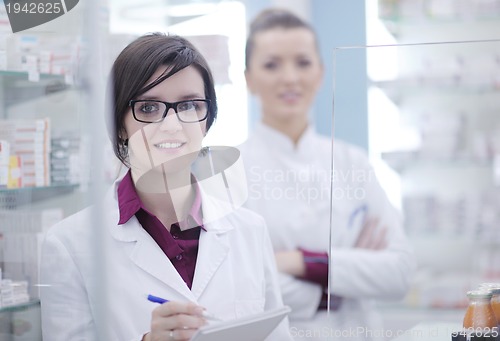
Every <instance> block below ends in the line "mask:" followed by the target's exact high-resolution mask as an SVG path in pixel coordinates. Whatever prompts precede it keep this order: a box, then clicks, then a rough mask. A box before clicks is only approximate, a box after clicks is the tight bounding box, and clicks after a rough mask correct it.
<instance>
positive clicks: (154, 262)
mask: <svg viewBox="0 0 500 341" xmlns="http://www.w3.org/2000/svg"><path fill="white" fill-rule="evenodd" d="M117 218H118V210H116V212H114V213H113V214H109V215H108V226H111V227H112V229H111V235H112V236H113V238H115V239H116V240H117V241H119V242H122V243H124V244H123V248H124V249H125V250H130V251H127V255H128V257H130V260H131V261H132V262H133V263H134V264H135V265H137V266H138V267H139V268H140V269H141V270H143V271H145V272H147V273H148V274H150V275H151V276H153V277H155V278H156V279H158V280H160V281H161V282H162V283H164V284H165V285H166V286H169V287H170V288H172V289H173V290H175V291H176V292H178V293H179V294H180V295H182V296H184V297H186V298H187V299H188V300H190V301H193V300H194V297H193V294H192V293H191V291H190V290H189V288H188V286H187V285H186V283H184V281H183V280H182V277H181V276H180V275H179V273H178V272H177V270H176V269H175V268H174V266H173V265H172V263H171V262H170V260H169V259H168V258H167V256H166V255H165V254H164V253H163V251H162V250H161V249H160V247H159V246H158V244H156V242H155V241H154V240H153V238H151V236H150V235H149V234H148V233H147V232H146V231H145V230H144V229H143V228H142V226H141V225H140V224H139V222H138V221H137V218H136V217H135V216H134V217H132V218H130V220H129V221H128V222H127V223H125V224H123V225H116V222H117V221H118V220H117ZM130 243H134V245H133V246H132V247H127V246H126V244H130Z"/></svg>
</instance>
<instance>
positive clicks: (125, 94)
mask: <svg viewBox="0 0 500 341" xmlns="http://www.w3.org/2000/svg"><path fill="white" fill-rule="evenodd" d="M165 65H167V66H168V67H169V68H168V69H167V71H166V72H165V73H163V74H162V75H161V76H160V77H158V79H156V80H155V81H154V82H152V83H150V84H148V85H147V86H145V85H146V82H147V81H148V80H149V79H150V78H151V77H152V76H153V74H154V73H155V72H156V71H157V70H158V68H159V67H161V66H165ZM191 65H192V66H194V67H195V68H196V69H197V70H198V71H199V72H200V73H201V76H202V78H203V82H204V84H205V96H206V98H207V99H209V100H210V106H209V113H208V118H207V121H206V124H207V131H208V129H210V127H211V125H212V123H213V122H214V120H215V118H216V117H217V98H216V94H215V86H214V80H213V77H212V73H211V71H210V68H209V66H208V64H207V61H206V60H205V58H204V57H203V56H202V55H201V53H200V52H199V51H198V50H197V49H196V48H195V47H194V46H193V45H192V44H191V43H190V42H189V41H188V40H186V39H185V38H183V37H180V36H176V35H165V34H163V33H152V34H147V35H144V36H141V37H139V38H137V39H136V40H134V41H133V42H131V43H130V44H129V45H128V46H127V47H125V49H123V51H122V52H121V53H120V54H119V55H118V57H117V58H116V60H115V62H114V64H113V67H112V69H111V77H110V83H111V84H109V86H108V103H110V104H111V113H110V115H109V116H110V117H108V130H109V131H110V137H111V140H112V142H113V150H114V152H115V154H116V156H117V157H118V159H120V161H121V162H122V163H123V164H125V165H127V157H128V148H127V140H126V139H124V138H123V137H124V136H125V123H124V122H125V115H126V114H127V111H128V108H129V102H130V100H133V99H136V98H137V97H138V96H140V95H141V94H143V93H145V92H146V91H148V90H150V89H152V88H153V87H155V86H156V85H158V84H160V83H161V82H163V81H164V80H165V79H167V78H168V77H170V76H172V75H173V74H175V73H176V72H178V71H180V70H182V69H184V68H186V67H188V66H191Z"/></svg>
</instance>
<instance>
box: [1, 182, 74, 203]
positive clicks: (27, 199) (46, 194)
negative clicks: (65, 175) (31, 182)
mask: <svg viewBox="0 0 500 341" xmlns="http://www.w3.org/2000/svg"><path fill="white" fill-rule="evenodd" d="M77 188H79V185H78V184H70V185H56V186H47V187H23V188H13V189H5V188H4V189H0V208H4V207H16V206H18V205H24V204H31V203H33V202H37V201H42V200H47V199H50V198H53V197H56V196H61V195H64V194H69V193H71V192H73V191H75V190H76V189H77Z"/></svg>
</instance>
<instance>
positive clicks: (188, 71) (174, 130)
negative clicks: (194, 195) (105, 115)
mask: <svg viewBox="0 0 500 341" xmlns="http://www.w3.org/2000/svg"><path fill="white" fill-rule="evenodd" d="M166 69H167V66H165V67H160V68H159V69H158V70H157V71H156V72H155V73H154V75H153V76H152V77H151V79H149V81H148V82H147V83H146V84H150V83H151V82H153V81H154V80H156V79H157V78H158V77H159V76H160V75H161V74H163V73H164V72H165V70H166ZM204 98H205V86H204V82H203V78H202V77H201V74H200V73H199V71H198V70H197V69H196V68H194V67H193V66H188V67H187V68H185V69H182V70H181V71H179V72H177V73H175V74H174V75H172V76H170V77H169V78H167V79H165V80H164V81H163V82H161V83H160V84H158V85H156V86H155V87H153V88H152V89H150V90H148V91H147V92H145V93H144V94H142V95H141V96H139V97H138V98H134V99H135V100H157V101H164V102H170V103H172V102H179V101H184V100H190V99H204ZM125 129H126V132H127V137H128V139H129V143H128V150H129V159H130V160H129V161H130V165H131V168H132V170H133V171H135V174H137V175H139V176H140V175H143V174H145V173H146V172H148V171H149V170H151V169H154V168H156V167H159V166H163V167H164V171H165V172H167V173H170V172H178V171H182V170H186V169H189V166H190V165H191V162H192V161H193V159H194V158H195V157H196V155H197V154H198V152H199V151H200V149H201V143H202V140H203V137H204V136H205V133H206V120H204V121H202V122H197V123H184V122H181V121H179V119H178V118H177V116H176V114H175V111H174V109H172V108H170V109H169V110H168V112H167V116H166V117H165V119H164V120H163V121H161V122H156V123H142V122H139V121H136V120H135V119H134V116H133V114H132V109H131V108H129V111H128V112H127V114H126V117H125Z"/></svg>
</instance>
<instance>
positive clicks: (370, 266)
mask: <svg viewBox="0 0 500 341" xmlns="http://www.w3.org/2000/svg"><path fill="white" fill-rule="evenodd" d="M365 169H366V170H367V172H368V173H369V174H374V172H373V169H372V168H371V166H369V165H368V162H367V161H366V163H365ZM363 186H364V193H365V194H366V203H367V206H368V212H369V215H370V216H372V217H378V218H379V219H380V221H379V224H380V226H385V227H387V229H388V230H387V235H386V236H387V237H386V238H387V243H388V245H387V247H386V248H385V249H383V250H378V251H377V250H367V249H360V248H332V250H331V258H330V266H331V269H332V270H331V283H330V288H331V292H332V293H333V294H336V295H339V296H343V297H348V298H361V299H362V298H375V299H401V298H403V297H404V295H405V294H406V293H407V291H408V289H409V287H410V282H411V278H412V275H413V273H414V270H415V267H416V265H415V257H414V254H413V250H412V247H411V245H410V243H409V242H408V239H407V238H406V235H405V233H404V230H403V220H402V216H401V214H400V212H399V211H398V210H397V209H396V208H395V207H394V206H393V205H392V204H391V203H390V202H389V200H388V198H387V195H386V194H385V192H384V190H383V189H382V187H381V186H380V184H379V182H378V180H377V179H376V177H375V176H372V177H370V179H369V180H368V181H366V182H365V183H364V185H363Z"/></svg>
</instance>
